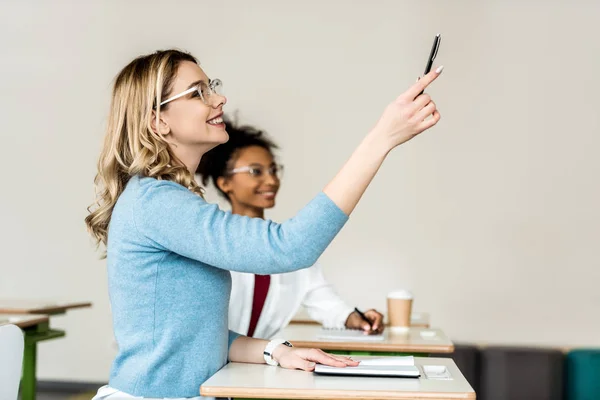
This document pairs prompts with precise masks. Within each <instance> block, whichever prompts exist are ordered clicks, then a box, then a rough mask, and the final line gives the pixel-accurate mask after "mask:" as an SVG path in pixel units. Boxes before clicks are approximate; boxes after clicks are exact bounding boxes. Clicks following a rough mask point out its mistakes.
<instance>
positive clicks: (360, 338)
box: [317, 328, 384, 342]
mask: <svg viewBox="0 0 600 400" xmlns="http://www.w3.org/2000/svg"><path fill="white" fill-rule="evenodd" d="M317 338H319V339H321V340H347V341H350V342H380V341H382V340H383V339H384V337H383V335H382V334H379V335H366V334H365V333H364V331H361V330H359V329H324V328H321V330H320V331H319V333H318V334H317Z"/></svg>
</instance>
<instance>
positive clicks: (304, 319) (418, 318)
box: [290, 312, 430, 328]
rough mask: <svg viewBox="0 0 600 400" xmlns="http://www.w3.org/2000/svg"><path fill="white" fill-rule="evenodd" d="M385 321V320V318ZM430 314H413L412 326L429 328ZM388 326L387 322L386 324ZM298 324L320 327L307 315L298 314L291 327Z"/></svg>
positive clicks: (411, 318)
mask: <svg viewBox="0 0 600 400" xmlns="http://www.w3.org/2000/svg"><path fill="white" fill-rule="evenodd" d="M384 321H385V318H384ZM429 321H430V318H429V314H428V313H422V312H413V313H412V314H411V317H410V326H413V327H415V328H429ZM384 323H385V325H386V326H387V325H388V323H387V321H385V322H384ZM296 324H315V325H319V323H318V322H317V321H315V320H314V319H311V318H310V317H309V316H308V314H306V313H300V312H299V313H298V314H296V315H295V316H294V318H293V319H292V320H291V321H290V325H296Z"/></svg>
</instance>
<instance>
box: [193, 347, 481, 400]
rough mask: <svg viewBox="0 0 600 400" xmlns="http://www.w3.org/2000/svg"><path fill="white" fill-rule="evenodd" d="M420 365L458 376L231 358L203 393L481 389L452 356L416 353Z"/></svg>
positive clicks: (373, 395)
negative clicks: (357, 373) (348, 372)
mask: <svg viewBox="0 0 600 400" xmlns="http://www.w3.org/2000/svg"><path fill="white" fill-rule="evenodd" d="M364 358H366V357H364ZM357 359H358V358H357ZM415 364H416V365H417V366H418V367H419V368H420V369H421V371H423V367H424V366H436V367H445V368H447V370H448V371H449V373H450V376H451V378H452V379H450V380H437V379H427V377H426V376H425V375H424V374H422V375H421V378H418V379H415V378H372V377H359V378H358V377H342V376H324V375H316V374H313V373H312V372H305V371H299V370H289V369H283V368H280V367H272V366H269V365H265V364H240V363H229V364H227V365H226V366H225V367H223V368H222V369H221V370H220V371H219V372H217V373H216V374H215V375H213V376H212V377H211V378H209V379H208V380H207V381H206V382H204V384H203V385H202V386H201V387H200V393H201V394H202V395H203V396H215V397H242V398H262V399H267V398H270V399H320V400H334V399H354V400H356V399H428V400H448V399H474V398H475V392H474V391H473V389H472V388H471V386H470V385H469V383H468V382H467V380H466V379H465V377H464V376H463V375H462V373H461V372H460V370H459V369H458V368H457V367H456V364H454V361H452V360H451V359H449V358H429V357H424V358H421V357H416V358H415Z"/></svg>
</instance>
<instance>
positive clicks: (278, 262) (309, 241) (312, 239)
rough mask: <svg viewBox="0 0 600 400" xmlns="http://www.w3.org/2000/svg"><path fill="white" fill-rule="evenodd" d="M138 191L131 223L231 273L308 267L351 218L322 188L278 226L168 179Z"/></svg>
mask: <svg viewBox="0 0 600 400" xmlns="http://www.w3.org/2000/svg"><path fill="white" fill-rule="evenodd" d="M139 190H140V192H139V193H138V196H137V198H136V203H135V205H134V207H133V211H132V213H133V222H134V224H135V226H136V229H137V230H138V232H139V233H140V234H141V235H143V236H144V237H146V238H147V239H149V240H150V241H151V242H152V243H153V246H156V247H158V248H160V249H162V250H168V251H172V252H174V253H177V254H179V255H181V256H184V257H187V258H191V259H194V260H197V261H200V262H203V263H205V264H208V265H212V266H214V267H217V268H221V269H225V270H230V271H239V272H250V273H255V274H262V275H267V274H274V273H284V272H290V271H295V270H298V269H302V268H307V267H310V266H311V265H313V264H314V263H315V262H316V260H317V259H318V258H319V256H320V255H321V254H322V253H323V251H325V249H326V248H327V246H328V245H329V244H330V243H331V241H332V240H333V238H334V237H335V236H336V235H337V234H338V232H339V231H340V230H341V229H342V227H343V226H344V224H345V223H346V221H347V220H348V216H347V215H346V214H344V212H343V211H342V210H341V209H340V208H339V207H337V206H336V205H335V203H333V201H331V199H329V197H327V195H325V194H324V193H322V192H321V193H319V194H318V195H317V196H316V197H315V198H314V199H313V200H312V201H310V202H309V203H308V204H307V205H306V206H305V207H304V208H303V209H302V210H300V212H298V214H297V215H296V216H295V217H293V218H291V219H289V220H287V221H285V222H283V223H281V224H278V223H275V222H272V221H269V220H263V219H260V218H249V217H245V216H240V215H235V214H231V213H229V212H224V211H222V210H220V209H219V207H218V206H217V205H216V204H210V203H207V202H206V201H205V200H204V199H202V198H201V197H200V196H198V195H196V194H194V193H192V192H191V191H189V190H188V189H186V188H184V187H183V186H181V185H179V184H177V183H174V182H170V181H158V180H155V179H152V178H144V179H141V180H140V188H139Z"/></svg>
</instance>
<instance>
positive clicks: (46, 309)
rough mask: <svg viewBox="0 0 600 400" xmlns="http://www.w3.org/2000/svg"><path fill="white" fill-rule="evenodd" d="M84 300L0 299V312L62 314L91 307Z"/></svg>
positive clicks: (90, 304)
mask: <svg viewBox="0 0 600 400" xmlns="http://www.w3.org/2000/svg"><path fill="white" fill-rule="evenodd" d="M91 306H92V303H85V302H79V303H76V302H53V301H40V300H22V299H0V313H4V314H48V315H56V314H64V313H65V312H67V310H72V309H74V308H85V307H91Z"/></svg>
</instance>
